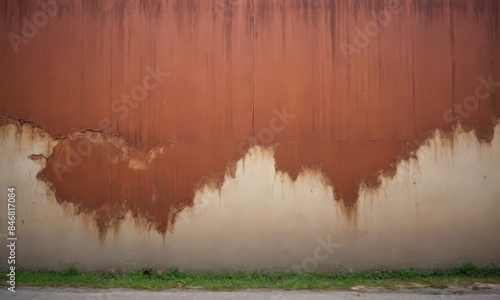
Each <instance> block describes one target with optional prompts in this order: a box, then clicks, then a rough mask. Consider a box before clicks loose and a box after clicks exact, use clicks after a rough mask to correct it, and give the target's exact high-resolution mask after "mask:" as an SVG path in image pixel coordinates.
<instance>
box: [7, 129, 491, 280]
mask: <svg viewBox="0 0 500 300" xmlns="http://www.w3.org/2000/svg"><path fill="white" fill-rule="evenodd" d="M55 144H56V141H54V140H52V139H51V138H50V137H49V136H48V135H46V134H45V133H43V132H42V131H41V130H39V129H35V128H32V127H30V126H28V125H23V127H22V131H21V132H18V130H17V128H16V127H15V126H14V125H6V126H4V127H2V128H0V153H1V154H2V155H1V159H0V191H1V195H2V196H1V199H2V205H1V207H0V224H2V225H1V226H0V235H1V236H0V238H1V242H2V244H3V243H4V242H5V241H6V234H7V232H6V230H7V213H6V193H7V187H8V186H9V185H13V186H15V187H16V189H17V202H16V205H17V235H18V241H17V259H16V262H17V266H18V267H22V268H61V267H64V266H68V265H74V266H76V267H79V268H82V269H86V270H109V269H111V268H119V269H137V268H162V269H164V268H169V267H179V268H181V269H183V270H189V271H225V270H240V269H242V270H278V269H281V270H290V269H292V270H296V271H313V270H314V269H316V268H318V269H321V270H329V271H330V270H364V269H375V268H395V267H408V266H412V267H417V268H434V267H450V266H453V265H457V264H461V263H464V262H467V261H472V262H474V263H476V264H478V265H487V264H490V263H495V264H496V265H499V264H500V233H499V229H500V126H497V127H496V128H495V137H494V139H493V141H492V143H491V144H487V143H480V142H478V140H477V139H476V137H475V135H474V133H473V132H469V133H464V132H463V131H461V130H460V129H458V130H457V132H456V133H455V135H454V138H453V141H450V140H446V139H443V138H441V136H440V135H439V133H437V134H436V135H435V136H434V137H433V139H431V140H430V141H429V143H428V144H427V145H424V146H422V147H421V148H420V149H419V150H418V151H417V153H416V157H417V159H412V160H409V161H403V162H401V163H400V164H399V165H398V168H397V173H396V175H395V176H394V177H392V178H382V185H381V186H380V187H379V188H378V189H376V190H370V189H363V190H362V191H361V197H360V199H359V200H358V205H357V211H356V213H355V215H353V216H352V217H351V219H350V220H348V218H347V215H346V212H345V211H344V208H343V204H342V203H340V202H338V201H336V200H335V199H333V191H332V188H331V187H329V186H325V185H324V184H323V182H324V180H323V178H322V175H321V174H318V173H316V172H314V171H310V172H304V173H302V174H301V175H300V176H299V178H298V179H297V180H296V181H295V182H293V181H292V180H291V179H290V178H289V177H288V175H287V174H284V173H281V172H278V171H276V169H275V166H274V157H273V151H272V150H270V149H262V148H259V147H254V148H252V149H251V150H250V151H249V153H247V155H246V156H245V157H243V158H242V159H241V160H240V161H239V162H238V164H237V170H236V177H235V178H226V180H225V182H224V185H223V187H222V189H221V190H220V192H219V191H218V190H210V189H209V188H205V189H203V190H200V191H198V192H197V194H196V197H195V203H196V205H195V206H194V207H193V208H189V209H186V210H184V211H183V212H181V214H180V215H179V219H178V221H177V222H176V224H175V228H174V230H173V232H172V233H167V234H166V235H165V237H163V236H162V235H160V234H158V233H157V232H155V231H148V230H146V229H145V227H146V226H144V224H142V225H141V224H138V223H137V222H136V221H135V220H133V219H131V218H130V217H127V218H125V220H124V221H123V222H122V223H121V225H120V226H119V228H118V229H117V230H116V231H114V232H110V233H109V234H108V235H107V236H106V238H105V239H104V240H103V241H101V240H100V238H99V235H98V231H97V228H96V227H95V226H94V224H93V221H92V216H90V215H84V214H80V215H75V214H74V213H73V207H72V206H71V205H60V204H58V203H57V201H56V200H55V198H54V193H53V191H51V190H49V187H48V186H47V184H46V183H44V182H41V181H38V180H37V179H36V174H37V173H38V172H39V171H40V170H41V169H43V167H44V164H45V159H43V158H41V159H38V160H32V159H29V158H28V156H30V155H31V154H42V155H44V156H49V155H50V153H51V151H52V148H53V147H54V146H55ZM0 251H1V254H2V260H1V261H0V267H1V268H6V267H7V260H6V259H5V257H6V254H7V249H6V247H1V250H0Z"/></svg>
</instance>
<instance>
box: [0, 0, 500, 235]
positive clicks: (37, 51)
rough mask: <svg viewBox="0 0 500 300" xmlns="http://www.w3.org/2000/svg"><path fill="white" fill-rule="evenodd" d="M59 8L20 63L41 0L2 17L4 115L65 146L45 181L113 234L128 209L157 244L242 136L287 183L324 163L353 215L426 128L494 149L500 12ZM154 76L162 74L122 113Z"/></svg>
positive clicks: (77, 4) (439, 7) (410, 5)
mask: <svg viewBox="0 0 500 300" xmlns="http://www.w3.org/2000/svg"><path fill="white" fill-rule="evenodd" d="M67 2H69V3H68V4H60V5H58V7H59V9H60V11H59V12H58V14H57V16H54V17H51V18H50V19H49V21H48V22H47V24H46V25H45V26H42V27H41V28H39V29H38V32H37V33H36V34H34V36H33V37H31V38H29V39H28V41H27V42H26V43H21V44H19V45H18V48H19V53H16V52H15V51H14V48H15V47H12V44H11V41H10V40H9V38H7V37H8V34H9V33H11V32H13V33H16V34H22V31H23V24H24V23H23V22H24V21H23V18H24V17H26V18H27V19H28V20H32V18H33V16H34V15H35V14H36V13H37V12H38V11H40V7H39V4H38V1H35V0H33V1H31V0H22V1H21V0H7V1H5V2H4V3H3V4H1V5H0V11H1V13H0V36H2V37H3V38H2V40H1V42H0V53H3V57H2V59H0V110H1V112H2V116H4V117H6V118H13V119H10V120H11V121H12V120H14V119H20V120H23V121H28V122H32V123H33V124H35V125H37V126H40V127H42V128H43V129H44V130H46V131H48V132H49V133H50V134H51V135H52V136H53V137H57V138H59V139H60V143H59V144H58V146H57V147H56V148H55V150H54V153H53V155H52V156H51V157H50V158H49V159H48V162H47V167H46V168H45V170H44V171H43V172H42V173H40V174H39V178H40V179H43V180H46V181H48V182H51V183H52V184H53V186H54V188H55V190H56V194H57V197H58V199H59V200H60V201H71V202H75V203H79V204H81V206H80V209H81V210H83V211H94V210H95V211H98V214H97V222H98V224H99V225H100V227H101V228H102V229H103V232H104V231H105V229H106V228H107V226H109V225H110V222H111V220H115V219H117V218H118V219H119V218H120V217H121V216H123V214H124V212H125V211H127V210H128V209H130V210H132V212H134V214H135V215H136V216H142V217H146V218H147V219H149V220H151V221H152V223H153V224H154V226H155V227H156V229H157V230H159V231H160V232H165V231H166V230H167V229H168V228H169V226H170V225H171V224H172V222H173V221H174V218H175V213H176V212H177V211H179V210H180V209H182V208H183V207H185V206H186V205H191V204H192V199H193V195H194V190H195V188H196V187H197V186H198V185H199V184H200V183H203V182H206V181H207V180H210V178H209V177H214V178H215V179H216V180H215V183H220V181H221V180H222V175H223V174H224V172H225V171H226V169H227V168H228V167H229V169H230V166H231V165H232V162H234V161H235V160H237V159H239V158H240V157H241V156H242V155H243V154H244V153H245V151H244V150H245V149H246V148H248V145H249V140H250V141H253V142H255V143H256V144H261V145H274V146H276V161H277V164H278V167H279V168H280V169H283V170H285V171H287V172H288V173H290V174H292V176H294V175H296V174H297V172H298V171H299V170H300V168H301V167H302V166H305V167H310V166H315V167H317V166H320V167H321V168H322V169H323V171H324V172H325V173H326V175H327V176H328V177H329V178H330V179H331V183H332V184H333V186H334V187H335V192H336V194H337V196H338V197H340V198H343V199H344V200H345V201H346V202H347V203H354V202H355V200H356V198H357V189H358V186H359V184H360V183H361V182H366V183H367V184H370V185H376V184H377V182H376V181H377V177H378V174H379V172H384V171H389V172H390V171H391V170H392V166H391V165H392V164H393V163H395V162H396V161H397V160H398V159H401V158H404V157H407V156H408V155H409V154H410V151H411V150H412V149H415V148H416V147H418V146H419V145H421V144H422V141H423V140H425V138H427V137H428V136H429V135H430V133H431V132H432V131H433V130H435V129H437V128H440V129H442V130H445V131H449V130H451V129H452V128H453V126H454V125H455V121H460V123H461V124H462V125H464V126H467V128H471V129H472V128H473V129H476V132H477V134H478V136H480V137H481V138H483V139H486V140H487V139H489V138H491V136H492V128H493V124H496V120H495V117H496V116H498V115H499V114H500V103H499V101H500V99H499V96H498V95H495V94H493V93H490V95H489V96H488V97H487V98H486V99H485V100H481V101H478V102H477V103H478V105H477V107H476V105H475V104H476V102H473V100H471V99H469V100H466V99H468V98H467V97H468V96H474V95H475V90H476V87H478V86H481V85H482V86H483V87H482V89H481V92H482V93H486V92H487V90H488V88H487V87H485V86H484V84H482V82H481V80H479V79H478V76H482V77H483V78H486V79H488V78H489V76H490V77H491V80H492V81H494V82H497V81H500V75H499V74H500V22H499V14H500V4H499V3H498V1H496V0H453V1H452V0H448V1H444V0H443V1H438V0H407V1H403V0H401V1H396V0H385V1H383V0H377V1H375V0H373V1H372V0H352V1H351V0H350V1H347V0H330V1H328V0H324V1H319V0H318V1H313V0H290V1H285V0H281V1H280V0H240V1H237V0H233V1H226V2H225V1H219V0H212V1H205V0H163V1H148V0H103V1H96V0H94V1H83V0H74V1H67ZM399 2H401V3H399ZM399 8H401V10H399ZM380 12H387V13H386V16H387V14H388V15H389V16H390V20H389V21H388V22H386V23H384V25H383V26H381V25H380V24H381V23H380V22H385V21H382V19H379V21H378V22H379V27H378V31H376V30H375V31H368V38H365V40H364V41H363V43H360V40H359V39H360V34H359V30H361V31H362V32H365V33H366V30H367V29H366V28H367V27H366V26H367V25H368V26H373V24H374V23H373V22H374V21H375V22H376V20H377V17H376V15H377V14H378V13H380ZM369 28H370V27H368V30H370V29H369ZM345 45H351V46H356V49H357V50H356V51H355V53H353V54H351V55H347V56H348V57H346V55H345V48H343V47H344V46H345ZM148 68H150V69H156V68H159V69H160V70H161V72H168V73H169V74H168V76H165V77H164V78H163V79H162V82H161V83H160V84H158V86H157V87H155V88H154V89H152V90H151V91H150V92H149V93H148V95H147V97H146V99H144V100H143V101H141V102H140V103H133V104H134V105H132V104H130V105H132V106H128V108H127V109H124V107H126V106H125V105H126V104H125V103H124V102H116V101H118V100H116V99H119V100H120V99H122V98H121V97H122V95H130V94H131V93H132V91H134V88H135V87H136V86H140V85H141V84H143V80H144V78H145V77H146V78H151V74H152V72H151V71H150V69H148ZM148 70H149V71H148ZM153 73H154V72H153ZM148 76H149V77H148ZM114 101H115V102H114ZM120 101H121V100H120ZM464 101H465V102H464ZM467 101H469V102H467ZM471 101H472V102H471ZM113 103H114V104H113ZM457 105H459V106H457ZM464 105H465V106H464ZM125 111H126V112H125ZM277 112H278V114H285V115H286V114H291V115H293V117H290V118H289V119H285V121H284V119H283V117H282V118H281V119H280V118H278V119H279V121H280V122H281V123H279V122H278V123H276V122H275V121H276V120H274V121H273V119H276V118H277ZM448 112H450V113H448ZM107 119H110V120H111V123H112V124H114V125H112V126H106V125H104V126H103V124H106V120H107ZM103 120H104V121H103ZM281 125H283V126H281ZM270 129H271V130H270ZM278 129H279V130H278ZM270 132H271V134H269V133H270ZM86 147H87V148H86ZM78 149H80V151H78ZM86 149H89V150H88V151H86ZM75 151H76V153H77V154H79V155H78V157H76V156H75V155H74V152H75ZM82 152H83V155H81V154H82Z"/></svg>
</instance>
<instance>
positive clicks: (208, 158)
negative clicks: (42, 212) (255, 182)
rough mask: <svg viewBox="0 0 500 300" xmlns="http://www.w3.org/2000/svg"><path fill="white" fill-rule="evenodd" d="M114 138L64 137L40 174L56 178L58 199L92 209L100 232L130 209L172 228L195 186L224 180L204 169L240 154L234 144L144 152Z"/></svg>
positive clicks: (162, 228) (230, 168)
mask: <svg viewBox="0 0 500 300" xmlns="http://www.w3.org/2000/svg"><path fill="white" fill-rule="evenodd" d="M116 139H117V138H116V137H112V136H106V135H102V134H97V135H94V136H93V137H92V136H86V137H78V138H65V139H61V140H59V143H58V145H57V146H56V147H55V148H54V152H53V154H52V155H51V156H50V157H49V159H48V160H47V164H46V167H45V169H44V170H42V171H41V172H40V173H39V174H38V178H39V179H40V180H44V181H46V182H49V183H51V184H52V187H53V188H54V190H55V193H56V198H57V199H58V201H59V202H61V203H62V202H70V203H73V204H75V205H76V207H77V208H78V210H79V211H80V212H86V213H94V218H95V222H96V225H97V226H98V228H99V231H100V233H101V235H102V237H104V235H105V233H106V232H107V231H108V230H109V229H110V228H111V227H112V224H113V222H116V221H119V220H121V219H123V217H124V216H125V214H126V213H127V212H129V211H130V212H131V213H132V215H133V217H134V218H142V219H145V220H146V221H147V222H148V223H149V224H150V225H151V226H152V227H153V228H154V229H156V230H157V231H158V232H160V233H165V232H166V231H168V230H171V229H172V228H173V221H174V220H175V215H176V213H177V212H179V211H181V210H182V209H184V208H185V207H186V206H190V205H192V204H193V198H194V192H195V190H196V189H197V188H200V187H202V186H204V185H206V184H209V186H210V187H212V188H217V187H220V186H221V184H222V180H223V176H218V177H216V178H208V177H206V174H210V173H211V172H214V170H218V169H219V168H221V167H222V168H221V169H220V172H223V170H224V169H223V168H224V166H225V165H227V161H228V158H229V160H230V158H231V157H232V158H233V159H237V158H238V157H237V153H236V147H235V146H234V145H233V144H214V143H201V144H200V143H176V144H173V145H171V147H169V148H167V149H165V148H162V149H153V150H151V151H150V152H149V153H143V152H138V151H136V150H133V149H128V148H127V146H126V145H125V144H124V142H123V140H119V141H117V140H116ZM198 149H203V152H199V151H197V150H198ZM194 157H196V159H193V158H194ZM189 161H190V162H189ZM234 168H235V167H234V164H229V165H228V166H227V167H226V171H225V172H223V174H224V175H226V174H227V175H229V176H234ZM220 172H219V171H217V173H218V174H219V175H220V174H222V173H220ZM82 178H85V181H82Z"/></svg>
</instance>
